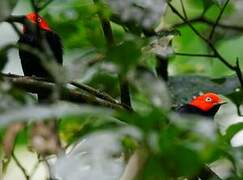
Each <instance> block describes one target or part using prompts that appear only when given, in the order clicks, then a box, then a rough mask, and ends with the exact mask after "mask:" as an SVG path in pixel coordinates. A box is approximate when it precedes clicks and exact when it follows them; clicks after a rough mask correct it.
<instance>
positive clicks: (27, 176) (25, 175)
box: [12, 152, 30, 180]
mask: <svg viewBox="0 0 243 180" xmlns="http://www.w3.org/2000/svg"><path fill="white" fill-rule="evenodd" d="M12 157H13V160H14V161H15V163H16V164H17V166H18V167H19V169H20V170H21V171H22V173H23V175H24V177H25V179H26V180H29V179H30V177H29V175H28V173H27V172H26V170H25V168H24V167H23V166H22V164H21V163H20V162H19V160H18V159H17V157H16V156H15V154H14V152H13V153H12Z"/></svg>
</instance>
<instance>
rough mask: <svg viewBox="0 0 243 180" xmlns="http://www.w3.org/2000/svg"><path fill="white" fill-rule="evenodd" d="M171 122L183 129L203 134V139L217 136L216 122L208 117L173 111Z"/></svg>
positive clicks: (212, 138) (211, 138)
mask: <svg viewBox="0 0 243 180" xmlns="http://www.w3.org/2000/svg"><path fill="white" fill-rule="evenodd" d="M171 122H172V123H173V124H175V125H177V126H179V127H180V128H182V129H185V130H189V131H190V132H195V133H197V134H199V135H201V138H202V139H203V138H207V139H209V140H212V141H213V140H215V139H216V137H217V129H216V124H215V123H214V121H213V120H212V119H210V118H207V117H202V116H197V115H190V114H188V115H187V114H183V115H182V114H178V113H172V114H171Z"/></svg>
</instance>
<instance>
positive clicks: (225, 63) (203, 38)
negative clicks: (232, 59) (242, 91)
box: [167, 0, 243, 87]
mask: <svg viewBox="0 0 243 180" xmlns="http://www.w3.org/2000/svg"><path fill="white" fill-rule="evenodd" d="M228 1H229V0H228ZM167 4H168V5H169V7H170V8H171V10H172V11H173V12H174V13H175V14H176V15H177V16H178V17H179V18H180V19H182V20H183V21H184V22H185V23H187V24H188V26H189V27H190V28H191V29H192V31H193V32H194V33H195V34H196V35H197V36H198V37H200V38H201V39H202V40H203V41H204V42H205V43H206V44H207V45H208V46H209V47H210V48H211V50H212V51H213V52H214V56H215V58H218V59H219V60H220V61H221V62H222V63H223V64H224V65H225V66H227V67H228V68H229V69H230V70H232V71H234V72H235V73H236V74H237V77H238V79H239V82H240V84H241V87H243V80H242V79H243V78H242V72H241V69H240V66H239V61H238V60H237V61H236V66H234V65H231V64H230V63H229V62H228V61H227V60H226V59H225V58H224V57H223V56H222V55H221V54H220V53H219V52H218V50H217V49H216V48H215V47H214V45H213V43H212V42H211V41H210V40H208V39H207V38H205V37H204V36H202V35H201V34H200V33H199V32H198V31H197V30H196V29H195V28H194V26H193V25H192V24H191V23H190V22H189V21H187V20H186V19H185V18H184V17H183V16H182V15H181V14H180V13H179V11H177V10H176V8H175V7H174V6H172V5H171V3H170V2H169V1H167ZM226 5H227V4H226Z"/></svg>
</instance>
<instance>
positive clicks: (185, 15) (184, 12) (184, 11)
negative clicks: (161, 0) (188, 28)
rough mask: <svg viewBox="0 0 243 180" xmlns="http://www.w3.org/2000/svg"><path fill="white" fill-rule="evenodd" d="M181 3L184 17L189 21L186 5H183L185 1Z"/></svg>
mask: <svg viewBox="0 0 243 180" xmlns="http://www.w3.org/2000/svg"><path fill="white" fill-rule="evenodd" d="M180 3H181V8H182V11H183V14H184V17H185V19H188V17H187V14H186V9H185V6H184V3H183V0H180Z"/></svg>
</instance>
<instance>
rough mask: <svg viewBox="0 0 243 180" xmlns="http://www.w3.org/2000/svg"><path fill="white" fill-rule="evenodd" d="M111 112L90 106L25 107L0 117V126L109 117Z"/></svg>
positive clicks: (11, 110) (17, 108)
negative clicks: (50, 120) (58, 119)
mask: <svg viewBox="0 0 243 180" xmlns="http://www.w3.org/2000/svg"><path fill="white" fill-rule="evenodd" d="M111 112H112V111H111V110H108V109H105V108H98V107H92V106H78V105H75V104H72V103H64V102H63V103H56V104H50V105H26V106H23V107H16V108H12V109H8V110H7V111H5V112H3V113H1V115H0V126H1V127H3V126H6V125H8V124H10V123H12V122H15V121H18V122H25V121H40V120H45V119H49V118H61V117H63V116H70V115H82V114H92V115H98V114H99V115H101V116H103V115H104V114H105V116H107V115H108V116H109V114H110V113H111Z"/></svg>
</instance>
